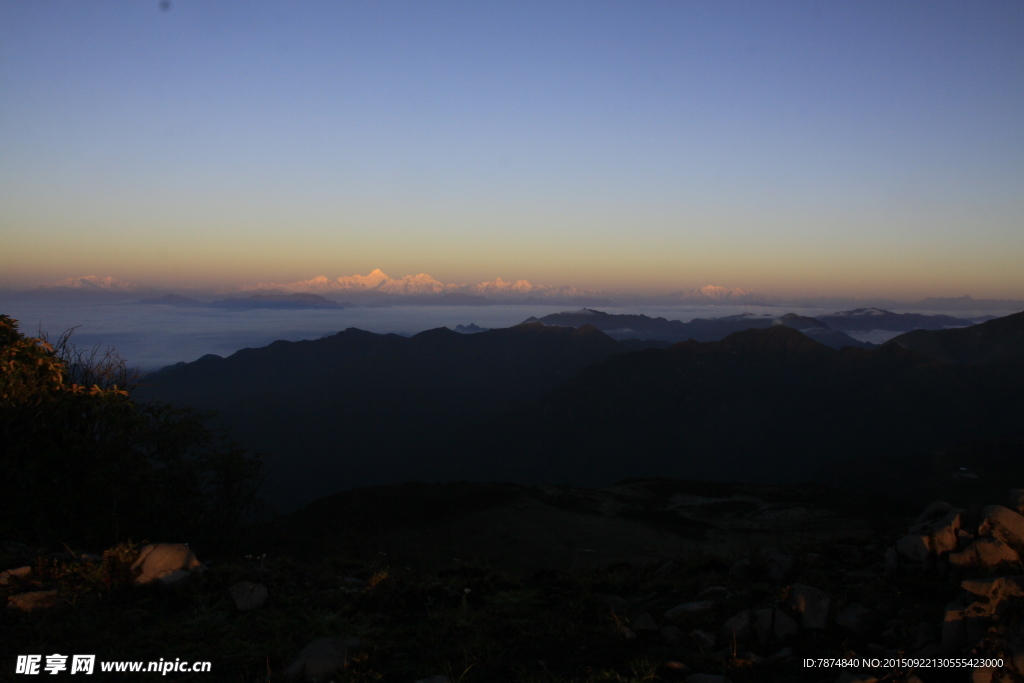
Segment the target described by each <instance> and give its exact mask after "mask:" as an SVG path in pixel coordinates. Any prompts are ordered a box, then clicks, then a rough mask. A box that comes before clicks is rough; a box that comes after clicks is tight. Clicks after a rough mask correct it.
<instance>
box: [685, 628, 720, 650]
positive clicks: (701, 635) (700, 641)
mask: <svg viewBox="0 0 1024 683" xmlns="http://www.w3.org/2000/svg"><path fill="white" fill-rule="evenodd" d="M690 637H691V638H693V642H695V643H697V647H698V648H700V649H701V650H710V649H711V648H713V647H714V646H715V640H716V638H715V634H714V633H711V632H710V631H705V630H704V629H702V628H695V629H693V630H692V631H690Z"/></svg>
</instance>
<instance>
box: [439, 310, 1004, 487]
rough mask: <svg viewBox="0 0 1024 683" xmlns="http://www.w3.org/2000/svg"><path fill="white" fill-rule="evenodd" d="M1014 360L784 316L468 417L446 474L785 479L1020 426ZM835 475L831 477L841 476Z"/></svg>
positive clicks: (612, 364) (591, 480) (621, 363)
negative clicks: (959, 361) (478, 446)
mask: <svg viewBox="0 0 1024 683" xmlns="http://www.w3.org/2000/svg"><path fill="white" fill-rule="evenodd" d="M1021 381H1024V365H1022V364H1021V363H1019V362H1003V363H998V364H990V365H985V366H964V365H953V364H947V363H942V362H939V361H936V360H934V359H932V358H929V357H927V356H924V355H922V354H919V353H916V352H914V351H910V350H907V349H904V348H902V347H900V346H898V345H891V346H886V347H884V348H881V349H879V350H876V351H865V350H861V349H853V348H848V349H843V350H841V351H834V350H832V349H829V348H826V347H824V346H822V345H820V344H817V343H815V342H813V341H811V340H810V339H808V338H807V337H805V336H803V335H801V334H799V333H798V332H796V331H794V330H791V329H789V328H787V327H784V326H775V327H772V328H769V329H766V330H748V331H745V332H740V333H736V334H734V335H731V336H729V337H728V338H726V339H724V340H722V341H720V342H710V343H699V342H694V341H689V342H685V343H681V344H677V345H675V346H673V347H671V348H669V349H666V350H657V349H649V350H646V351H641V352H637V353H632V354H626V355H620V356H615V357H611V358H609V359H608V360H607V361H606V362H605V363H603V364H600V365H596V366H593V367H591V368H588V369H587V370H586V371H584V372H583V373H581V374H580V375H579V376H577V377H576V378H574V379H572V380H570V381H569V382H566V383H565V384H564V385H562V386H560V387H558V388H557V389H555V390H554V391H552V392H551V393H550V394H548V395H547V396H545V397H543V398H541V399H539V400H537V401H535V402H532V403H530V404H528V405H525V406H522V407H520V408H518V409H516V410H514V411H511V412H509V413H507V414H503V415H500V416H497V417H496V418H493V419H490V420H487V421H485V422H482V423H480V424H477V425H475V426H474V428H473V430H471V431H469V432H467V433H466V434H464V435H463V438H464V439H466V440H468V441H470V442H474V443H481V442H485V443H486V444H487V448H486V452H487V454H488V457H487V459H486V460H483V459H479V458H477V457H475V456H474V455H473V454H466V455H465V457H463V458H462V459H461V461H460V462H458V463H457V464H455V465H454V467H453V469H451V470H448V471H447V472H445V473H444V476H442V477H440V479H441V480H444V479H469V480H484V479H497V480H501V481H516V482H521V483H524V482H528V483H563V484H570V485H579V486H600V485H606V484H607V483H609V482H614V481H618V480H620V479H622V478H625V477H629V476H641V477H642V476H665V477H680V478H706V479H716V480H726V481H743V482H755V481H760V482H774V483H780V482H792V481H807V480H814V479H819V480H820V479H822V478H828V477H829V474H828V471H829V469H830V468H831V466H833V465H835V464H838V463H847V462H849V461H850V460H851V459H854V458H856V457H857V455H858V454H860V453H893V454H896V453H903V452H909V451H922V450H924V451H926V450H929V449H934V448H940V447H943V446H945V445H949V444H953V443H961V442H969V441H973V440H977V439H979V438H985V437H989V436H995V435H1004V434H1019V433H1021V431H1022V426H1024V420H1022V418H1024V396H1022V394H1021V393H1020V392H1019V390H1018V389H1017V387H1018V386H1019V383H1020V382H1021ZM840 483H841V482H840Z"/></svg>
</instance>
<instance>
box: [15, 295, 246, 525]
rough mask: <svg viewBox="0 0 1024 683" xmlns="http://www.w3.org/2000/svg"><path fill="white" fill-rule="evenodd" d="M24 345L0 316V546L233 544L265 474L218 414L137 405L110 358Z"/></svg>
mask: <svg viewBox="0 0 1024 683" xmlns="http://www.w3.org/2000/svg"><path fill="white" fill-rule="evenodd" d="M68 337H69V334H68V333H65V334H64V335H62V336H61V337H60V339H59V340H58V342H57V344H56V345H54V344H51V343H49V342H48V341H47V340H46V339H45V338H32V337H26V336H24V335H23V334H21V333H20V332H19V331H18V329H17V321H16V320H13V319H11V318H9V317H7V316H2V315H0V490H2V491H3V493H4V497H5V499H6V502H7V503H8V506H9V509H10V510H11V511H12V512H13V514H10V515H7V516H5V517H4V518H2V519H0V536H3V537H8V538H21V539H23V540H31V541H34V542H38V543H42V544H51V543H56V542H58V541H62V542H68V543H71V542H74V543H80V544H82V543H102V544H110V543H116V542H117V541H120V540H122V539H125V538H129V537H134V538H143V537H150V538H153V537H157V536H160V537H163V538H172V539H189V540H195V539H196V538H197V537H200V536H201V537H205V538H208V539H211V540H213V539H222V538H226V537H228V536H230V535H231V534H232V533H233V532H235V531H236V530H237V528H238V527H239V525H241V524H242V523H243V522H244V521H245V518H246V516H247V515H248V514H249V513H250V512H252V510H253V505H254V503H255V493H256V489H257V487H258V485H259V481H260V470H261V464H260V462H259V460H258V459H255V458H253V457H251V456H249V455H247V454H246V453H245V452H243V451H242V450H241V449H240V448H239V447H237V446H236V445H234V444H233V443H231V442H230V441H229V440H228V439H227V438H226V437H225V435H224V434H223V433H217V432H214V431H211V430H210V429H209V428H208V427H207V426H206V419H207V417H208V416H206V415H204V414H201V413H197V412H195V411H192V410H189V409H185V408H179V407H173V406H170V405H166V404H162V403H145V404H140V403H136V402H134V401H132V400H131V396H130V389H131V388H132V386H133V384H134V382H135V380H134V378H133V376H132V375H131V373H130V372H128V371H127V370H126V367H125V364H124V362H123V360H121V359H120V358H119V357H118V356H117V355H116V354H115V353H113V352H110V351H108V352H107V353H105V354H102V355H98V354H97V351H96V350H95V349H94V350H93V351H92V352H91V353H82V352H79V351H77V350H76V349H75V348H74V347H73V346H72V345H71V344H70V343H69V341H68Z"/></svg>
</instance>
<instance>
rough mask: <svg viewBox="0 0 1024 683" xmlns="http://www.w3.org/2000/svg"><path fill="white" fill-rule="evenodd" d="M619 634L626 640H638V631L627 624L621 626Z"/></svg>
mask: <svg viewBox="0 0 1024 683" xmlns="http://www.w3.org/2000/svg"><path fill="white" fill-rule="evenodd" d="M619 634H620V635H621V636H622V637H623V638H625V639H626V640H636V631H634V630H633V629H631V628H630V627H628V626H626V625H625V624H623V625H622V626H619Z"/></svg>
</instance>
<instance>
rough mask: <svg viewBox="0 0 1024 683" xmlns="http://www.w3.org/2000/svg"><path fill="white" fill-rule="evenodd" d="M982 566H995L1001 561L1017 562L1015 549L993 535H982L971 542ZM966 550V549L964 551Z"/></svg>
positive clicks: (1018, 558)
mask: <svg viewBox="0 0 1024 683" xmlns="http://www.w3.org/2000/svg"><path fill="white" fill-rule="evenodd" d="M971 547H973V548H974V552H975V554H976V555H977V557H978V564H980V565H981V566H982V567H996V566H999V565H1001V564H1002V563H1003V562H1019V561H1020V556H1019V555H1018V554H1017V551H1016V550H1014V549H1013V548H1011V547H1010V546H1008V545H1006V544H1005V543H1003V542H1002V541H1001V540H999V539H998V538H995V537H993V536H983V537H982V538H979V539H978V540H977V541H975V542H974V543H972V544H971ZM965 552H967V551H965Z"/></svg>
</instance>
